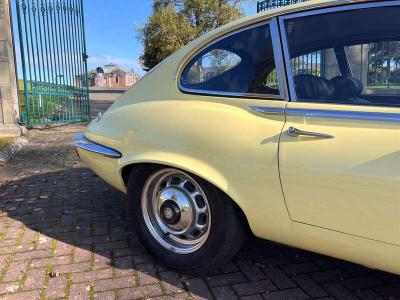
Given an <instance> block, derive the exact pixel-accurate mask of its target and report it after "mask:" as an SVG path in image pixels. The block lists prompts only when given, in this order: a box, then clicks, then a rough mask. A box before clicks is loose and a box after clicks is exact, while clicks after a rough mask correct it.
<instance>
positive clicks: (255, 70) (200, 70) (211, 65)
mask: <svg viewBox="0 0 400 300" xmlns="http://www.w3.org/2000/svg"><path fill="white" fill-rule="evenodd" d="M180 83H181V86H182V87H183V88H184V89H190V91H191V92H196V91H197V92H200V93H207V92H212V93H218V92H221V93H223V94H226V93H232V94H269V95H279V87H278V80H277V76H276V69H275V59H274V54H273V46H272V40H271V32H270V28H269V25H268V24H266V25H261V26H257V27H254V28H250V29H246V30H243V31H240V32H238V33H235V34H232V35H230V36H227V37H225V38H223V39H221V40H219V41H217V42H215V43H213V44H211V45H210V46H208V47H207V48H205V49H204V50H202V51H201V52H200V53H198V54H197V55H196V56H195V57H194V58H193V59H192V60H191V61H190V62H189V63H188V64H187V65H186V67H185V69H184V70H183V72H182V75H181V79H180Z"/></svg>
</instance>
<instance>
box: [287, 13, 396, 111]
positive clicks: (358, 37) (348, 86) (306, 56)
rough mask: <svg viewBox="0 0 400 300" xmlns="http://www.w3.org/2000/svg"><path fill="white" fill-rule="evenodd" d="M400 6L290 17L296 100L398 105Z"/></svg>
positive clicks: (289, 25)
mask: <svg viewBox="0 0 400 300" xmlns="http://www.w3.org/2000/svg"><path fill="white" fill-rule="evenodd" d="M399 15H400V7H399V6H392V7H380V8H369V9H359V10H349V11H341V12H340V11H339V12H334V13H325V14H320V15H311V16H304V17H299V18H289V19H287V20H285V23H284V24H285V32H286V37H287V42H288V46H289V53H290V64H291V69H292V79H293V82H294V86H295V91H296V96H297V101H307V102H319V103H321V102H322V103H336V104H349V105H373V106H398V107H400V18H399V17H398V16H399Z"/></svg>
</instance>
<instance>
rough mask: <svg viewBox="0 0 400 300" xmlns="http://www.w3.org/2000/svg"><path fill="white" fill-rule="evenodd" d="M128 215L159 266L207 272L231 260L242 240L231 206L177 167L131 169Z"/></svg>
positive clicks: (242, 229)
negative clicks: (160, 264)
mask: <svg viewBox="0 0 400 300" xmlns="http://www.w3.org/2000/svg"><path fill="white" fill-rule="evenodd" d="M128 203H129V207H130V209H129V214H130V217H131V220H132V222H133V225H134V227H135V230H136V232H137V233H138V235H139V237H140V239H141V240H142V242H143V243H144V244H145V245H146V247H147V248H148V249H149V251H150V252H151V253H152V254H153V255H154V256H155V257H157V258H158V259H159V260H160V261H161V262H163V263H164V264H166V265H167V266H169V267H172V268H175V269H178V270H179V271H182V272H186V273H192V274H199V273H206V272H208V271H210V270H212V269H214V268H216V267H218V266H219V265H220V264H221V263H223V262H224V261H226V260H229V259H230V258H232V256H233V255H235V254H236V252H237V251H238V250H239V249H240V247H241V245H242V243H243V241H244V239H245V237H246V228H247V227H246V224H245V222H244V220H243V218H242V216H241V214H240V212H239V210H238V209H237V207H235V205H234V203H233V202H232V201H231V200H230V199H229V198H228V197H226V195H224V194H223V193H222V192H220V191H219V190H218V189H217V188H215V187H214V186H212V185H210V184H209V183H207V182H206V181H204V180H202V179H201V178H199V177H197V176H195V175H192V174H189V173H187V172H184V171H182V170H179V169H175V168H163V167H156V166H154V167H153V166H152V167H148V168H145V169H141V170H133V171H132V173H131V175H130V177H129V181H128Z"/></svg>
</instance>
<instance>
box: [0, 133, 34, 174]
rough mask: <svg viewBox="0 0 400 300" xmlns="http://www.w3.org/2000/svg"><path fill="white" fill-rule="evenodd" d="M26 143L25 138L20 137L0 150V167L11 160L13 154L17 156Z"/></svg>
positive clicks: (26, 139)
mask: <svg viewBox="0 0 400 300" xmlns="http://www.w3.org/2000/svg"><path fill="white" fill-rule="evenodd" d="M28 141H29V140H28V138H27V137H26V136H21V137H18V138H16V139H15V140H14V141H13V142H12V143H11V144H9V145H7V146H5V147H4V148H3V149H2V150H0V167H3V166H4V165H5V164H6V163H7V162H9V161H10V160H11V159H13V157H14V156H15V154H17V153H18V152H19V151H20V150H21V149H22V147H23V146H24V145H26V144H27V143H28Z"/></svg>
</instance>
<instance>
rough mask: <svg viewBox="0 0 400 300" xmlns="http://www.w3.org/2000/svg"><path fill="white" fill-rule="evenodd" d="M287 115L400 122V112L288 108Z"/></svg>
mask: <svg viewBox="0 0 400 300" xmlns="http://www.w3.org/2000/svg"><path fill="white" fill-rule="evenodd" d="M285 112H286V115H287V116H297V117H311V118H329V119H344V120H358V121H370V122H391V123H400V113H386V112H367V111H349V110H330V109H304V108H286V109H285Z"/></svg>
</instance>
